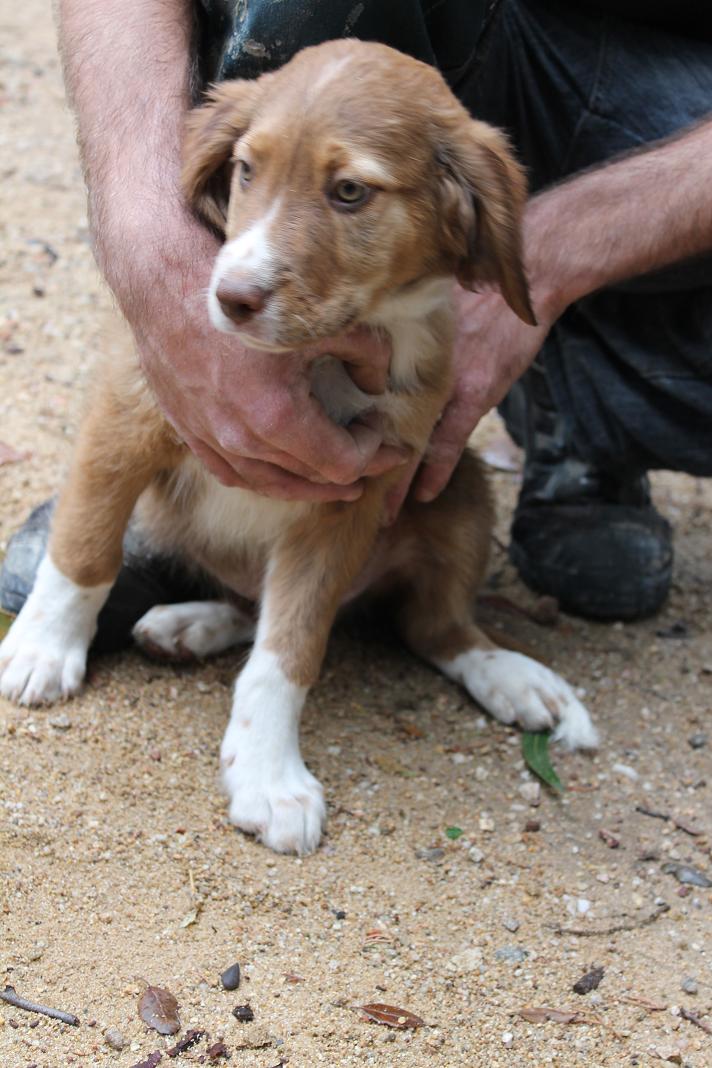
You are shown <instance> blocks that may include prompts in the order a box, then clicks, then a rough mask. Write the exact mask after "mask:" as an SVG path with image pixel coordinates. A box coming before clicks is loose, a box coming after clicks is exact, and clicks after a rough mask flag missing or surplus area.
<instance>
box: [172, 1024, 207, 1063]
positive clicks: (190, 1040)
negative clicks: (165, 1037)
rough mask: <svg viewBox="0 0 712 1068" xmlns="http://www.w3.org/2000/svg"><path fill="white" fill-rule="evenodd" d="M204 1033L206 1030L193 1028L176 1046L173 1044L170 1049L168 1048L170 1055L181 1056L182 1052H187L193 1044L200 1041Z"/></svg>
mask: <svg viewBox="0 0 712 1068" xmlns="http://www.w3.org/2000/svg"><path fill="white" fill-rule="evenodd" d="M204 1034H205V1031H196V1030H195V1028H192V1029H191V1030H190V1031H187V1032H186V1034H185V1038H181V1040H180V1041H179V1042H176V1044H175V1046H171V1048H170V1049H167V1050H166V1053H167V1055H168V1056H169V1057H179V1056H180V1054H181V1053H185V1051H186V1050H187V1049H190V1047H191V1046H195V1045H196V1043H198V1042H200V1040H201V1038H202V1037H203V1035H204Z"/></svg>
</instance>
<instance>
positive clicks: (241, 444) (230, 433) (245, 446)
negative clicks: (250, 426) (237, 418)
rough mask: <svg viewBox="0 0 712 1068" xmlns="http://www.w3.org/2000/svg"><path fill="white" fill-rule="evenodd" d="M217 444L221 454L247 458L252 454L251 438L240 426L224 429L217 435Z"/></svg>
mask: <svg viewBox="0 0 712 1068" xmlns="http://www.w3.org/2000/svg"><path fill="white" fill-rule="evenodd" d="M217 443H218V447H219V449H220V451H221V452H223V453H228V454H229V455H231V456H247V455H249V453H250V448H249V445H250V437H249V435H248V434H246V433H245V431H244V429H243V428H242V427H241V426H239V425H235V426H225V427H222V428H221V429H220V430H219V432H218V435H217Z"/></svg>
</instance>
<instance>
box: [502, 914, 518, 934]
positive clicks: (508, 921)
mask: <svg viewBox="0 0 712 1068" xmlns="http://www.w3.org/2000/svg"><path fill="white" fill-rule="evenodd" d="M502 926H503V927H505V928H506V929H507V930H508V931H511V932H512V934H516V933H517V931H518V930H519V920H515V919H514V917H513V916H505V918H504V919H503V920H502Z"/></svg>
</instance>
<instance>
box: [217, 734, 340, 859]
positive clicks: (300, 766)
mask: <svg viewBox="0 0 712 1068" xmlns="http://www.w3.org/2000/svg"><path fill="white" fill-rule="evenodd" d="M222 752H223V756H222V761H221V762H222V767H223V782H224V784H225V788H226V790H227V792H228V795H229V797H230V808H229V816H230V821H231V823H234V824H235V826H236V827H239V828H240V830H242V831H246V832H247V833H248V834H254V835H255V837H256V838H258V839H259V841H261V842H264V844H265V845H266V846H269V848H270V849H274V851H275V852H276V853H298V854H299V855H302V854H304V853H313V852H314V850H315V849H316V848H317V846H318V845H319V841H320V840H321V832H322V829H323V826H324V821H325V819H326V807H325V805H324V791H323V790H322V787H321V783H319V781H318V780H317V779H315V778H314V776H313V775H312V774H311V772H310V771H308V769H307V768H306V767H305V765H304V763H303V761H302V760H301V758H298V759H297V760H295V761H293V762H290V763H289V764H288V765H287V766H286V767H284V768H282V769H280V771H279V772H277V771H276V770H275V769H273V768H270V767H269V766H262V767H260V765H259V763H258V764H257V765H255V764H254V762H253V763H251V764H250V765H247V764H245V762H244V761H242V760H241V759H240V751H239V748H238V749H236V750H234V751H233V750H232V746H231V744H230V742H229V741H228V736H227V735H226V738H225V742H224V743H223V749H222Z"/></svg>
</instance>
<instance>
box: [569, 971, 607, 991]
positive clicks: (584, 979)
mask: <svg viewBox="0 0 712 1068" xmlns="http://www.w3.org/2000/svg"><path fill="white" fill-rule="evenodd" d="M603 975H604V972H603V968H592V969H591V971H590V972H586V974H585V975H582V976H581V978H580V979H579V980H578V981H577V982H575V983H574V985H573V991H574V994H590V993H591V991H592V990H597V989H598V987H599V986H600V985H601V980H602V979H603Z"/></svg>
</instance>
